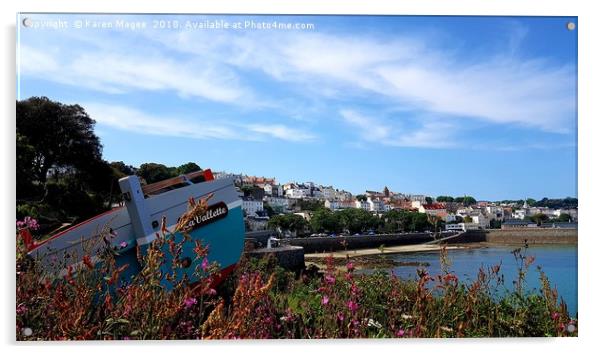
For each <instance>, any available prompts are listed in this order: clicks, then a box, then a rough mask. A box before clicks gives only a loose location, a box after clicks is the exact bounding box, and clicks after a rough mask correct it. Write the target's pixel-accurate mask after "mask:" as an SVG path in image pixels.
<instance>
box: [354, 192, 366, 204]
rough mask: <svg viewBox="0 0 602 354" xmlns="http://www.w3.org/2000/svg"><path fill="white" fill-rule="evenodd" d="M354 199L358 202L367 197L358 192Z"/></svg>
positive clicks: (363, 200)
mask: <svg viewBox="0 0 602 354" xmlns="http://www.w3.org/2000/svg"><path fill="white" fill-rule="evenodd" d="M355 199H357V200H358V201H360V202H365V201H368V197H367V196H366V195H365V194H358V195H356V196H355Z"/></svg>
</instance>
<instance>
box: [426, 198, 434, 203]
mask: <svg viewBox="0 0 602 354" xmlns="http://www.w3.org/2000/svg"><path fill="white" fill-rule="evenodd" d="M424 199H425V201H426V204H433V198H431V197H426V198H424Z"/></svg>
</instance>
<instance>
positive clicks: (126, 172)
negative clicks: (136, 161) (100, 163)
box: [109, 161, 136, 177]
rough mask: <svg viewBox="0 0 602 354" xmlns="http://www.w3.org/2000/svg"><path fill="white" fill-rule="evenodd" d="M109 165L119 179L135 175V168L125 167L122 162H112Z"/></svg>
mask: <svg viewBox="0 0 602 354" xmlns="http://www.w3.org/2000/svg"><path fill="white" fill-rule="evenodd" d="M109 165H110V166H111V167H112V168H113V170H115V173H116V174H118V175H120V176H121V177H125V176H132V175H135V174H136V168H134V166H131V165H126V164H125V163H124V162H123V161H113V162H111V163H109Z"/></svg>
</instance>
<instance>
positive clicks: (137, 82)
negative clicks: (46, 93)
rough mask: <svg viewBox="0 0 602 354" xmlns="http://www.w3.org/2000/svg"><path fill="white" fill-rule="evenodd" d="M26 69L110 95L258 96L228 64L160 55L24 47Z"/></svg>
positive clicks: (237, 99)
mask: <svg viewBox="0 0 602 354" xmlns="http://www.w3.org/2000/svg"><path fill="white" fill-rule="evenodd" d="M21 69H22V73H23V74H24V75H32V76H36V77H39V78H42V79H44V80H50V81H55V82H59V83H62V84H67V85H73V86H78V87H84V88H88V89H92V90H97V91H101V92H106V93H111V94H119V93H126V92H132V91H163V92H174V93H176V94H178V95H180V96H182V97H193V98H203V99H207V100H211V101H215V102H223V103H232V104H241V105H244V104H252V102H253V99H254V98H253V94H252V92H251V90H249V89H247V88H245V87H243V86H242V85H241V84H240V82H239V80H238V76H237V75H236V74H235V73H233V72H232V71H231V70H229V69H228V68H227V67H223V66H218V65H211V64H208V63H201V62H198V61H196V60H176V59H173V58H170V57H168V56H164V55H161V54H156V55H151V56H141V55H137V54H133V53H127V54H126V53H116V52H104V51H103V52H101V51H99V52H81V53H77V54H75V55H74V56H73V57H71V56H70V55H67V54H62V53H61V51H58V50H57V51H56V54H54V55H52V56H50V55H48V54H45V53H44V52H41V51H39V50H37V49H34V48H32V47H30V46H27V45H23V46H21Z"/></svg>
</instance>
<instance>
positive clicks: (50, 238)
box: [30, 207, 123, 251]
mask: <svg viewBox="0 0 602 354" xmlns="http://www.w3.org/2000/svg"><path fill="white" fill-rule="evenodd" d="M121 208H123V207H118V208H115V209H111V210H107V211H105V212H104V213H102V214H98V215H96V216H94V217H91V218H90V219H88V220H84V221H82V222H80V223H79V224H77V225H73V226H71V227H70V228H68V229H67V230H63V231H61V232H59V233H58V234H56V235H53V236H51V237H49V238H47V239H45V240H44V241H42V242H40V243H35V244H34V245H33V246H32V248H31V249H30V251H31V250H34V249H36V248H38V247H40V246H41V245H43V244H45V243H46V242H48V241H50V240H54V239H56V238H59V237H61V236H63V235H64V234H66V233H67V232H71V231H73V230H75V229H77V228H79V227H82V226H84V225H86V224H88V223H90V222H92V221H94V220H96V219H98V218H100V217H101V216H105V215H107V214H111V213H113V212H115V211H117V210H119V209H121Z"/></svg>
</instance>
